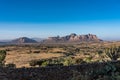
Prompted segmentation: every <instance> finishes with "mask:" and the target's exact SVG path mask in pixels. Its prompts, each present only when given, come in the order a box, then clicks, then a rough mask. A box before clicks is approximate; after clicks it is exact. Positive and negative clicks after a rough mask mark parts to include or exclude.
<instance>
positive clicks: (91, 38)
mask: <svg viewBox="0 0 120 80" xmlns="http://www.w3.org/2000/svg"><path fill="white" fill-rule="evenodd" d="M98 41H102V40H101V39H99V38H98V37H97V36H96V35H93V34H87V35H77V34H75V33H72V34H70V35H67V36H63V37H60V36H57V37H49V38H48V39H46V40H44V42H45V43H50V42H53V43H56V42H98Z"/></svg>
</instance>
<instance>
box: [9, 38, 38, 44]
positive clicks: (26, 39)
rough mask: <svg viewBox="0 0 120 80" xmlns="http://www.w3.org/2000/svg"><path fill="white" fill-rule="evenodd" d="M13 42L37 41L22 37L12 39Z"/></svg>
mask: <svg viewBox="0 0 120 80" xmlns="http://www.w3.org/2000/svg"><path fill="white" fill-rule="evenodd" d="M11 42H12V43H37V41H35V40H33V39H30V38H27V37H21V38H18V39H15V40H12V41H11Z"/></svg>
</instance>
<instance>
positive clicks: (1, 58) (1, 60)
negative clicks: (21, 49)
mask: <svg viewBox="0 0 120 80" xmlns="http://www.w3.org/2000/svg"><path fill="white" fill-rule="evenodd" d="M5 57H6V51H5V50H0V66H3V65H4V59H5Z"/></svg>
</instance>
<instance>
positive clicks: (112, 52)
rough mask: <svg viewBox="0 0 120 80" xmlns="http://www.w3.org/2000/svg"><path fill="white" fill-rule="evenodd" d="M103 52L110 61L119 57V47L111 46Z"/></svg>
mask: <svg viewBox="0 0 120 80" xmlns="http://www.w3.org/2000/svg"><path fill="white" fill-rule="evenodd" d="M105 54H106V56H107V57H108V58H110V59H111V60H112V61H115V60H117V59H118V58H119V57H120V47H111V48H107V49H106V50H105Z"/></svg>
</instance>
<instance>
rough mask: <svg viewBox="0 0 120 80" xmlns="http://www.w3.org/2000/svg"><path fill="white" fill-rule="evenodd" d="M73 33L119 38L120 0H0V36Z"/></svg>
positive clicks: (8, 37) (42, 36) (46, 35)
mask: <svg viewBox="0 0 120 80" xmlns="http://www.w3.org/2000/svg"><path fill="white" fill-rule="evenodd" d="M70 33H76V34H88V33H92V34H96V35H97V36H98V37H100V38H102V39H120V0H0V39H13V38H18V37H22V36H26V37H39V38H46V37H48V36H57V35H60V36H64V35H68V34H70Z"/></svg>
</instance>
